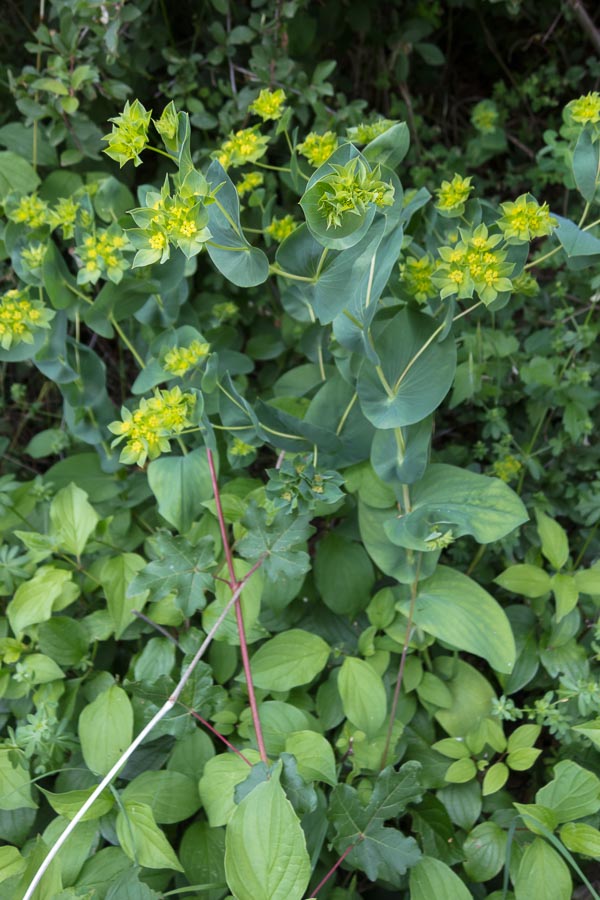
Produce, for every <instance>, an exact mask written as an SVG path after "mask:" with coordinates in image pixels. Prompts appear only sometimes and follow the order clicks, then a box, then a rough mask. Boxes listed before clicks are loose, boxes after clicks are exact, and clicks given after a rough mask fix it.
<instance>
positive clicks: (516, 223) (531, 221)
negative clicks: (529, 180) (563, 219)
mask: <svg viewBox="0 0 600 900" xmlns="http://www.w3.org/2000/svg"><path fill="white" fill-rule="evenodd" d="M500 209H501V210H502V216H501V217H500V218H499V219H498V222H497V223H496V224H497V225H498V228H499V229H500V230H501V231H502V234H503V235H504V239H505V240H506V241H507V243H509V244H518V243H525V242H527V241H531V240H533V239H534V238H537V237H546V236H547V235H549V234H552V232H553V230H554V229H555V228H556V226H557V225H558V221H557V220H556V219H555V218H554V217H553V216H551V215H550V209H549V207H548V204H547V203H544V204H543V205H542V206H540V205H539V203H538V202H537V200H534V199H533V198H531V199H529V195H528V194H522V195H521V196H520V197H517V199H516V200H515V201H514V202H512V201H509V202H507V203H501V204H500Z"/></svg>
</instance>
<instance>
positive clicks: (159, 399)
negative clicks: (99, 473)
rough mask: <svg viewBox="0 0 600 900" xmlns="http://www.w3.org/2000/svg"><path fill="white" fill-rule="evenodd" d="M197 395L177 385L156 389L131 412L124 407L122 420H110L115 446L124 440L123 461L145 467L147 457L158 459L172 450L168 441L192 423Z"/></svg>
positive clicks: (110, 429) (121, 457)
mask: <svg viewBox="0 0 600 900" xmlns="http://www.w3.org/2000/svg"><path fill="white" fill-rule="evenodd" d="M195 403H196V395H195V394H192V393H182V391H181V390H180V388H178V387H175V388H173V389H172V390H170V391H165V390H163V391H158V390H157V391H155V393H154V396H153V397H151V398H150V399H149V400H146V399H142V400H141V401H140V405H139V407H138V408H137V409H136V410H135V411H134V412H133V413H131V412H130V411H129V410H128V409H127V408H126V407H123V409H122V410H121V416H122V421H119V422H111V424H110V425H109V426H108V429H109V431H111V432H112V433H113V434H115V435H117V437H116V438H115V440H114V441H113V442H112V446H113V447H114V446H116V445H117V444H119V443H120V442H121V441H122V440H123V439H125V447H124V449H123V450H122V452H121V456H120V462H123V463H137V465H138V466H143V465H144V464H145V462H146V460H147V459H156V458H157V457H158V456H160V455H161V453H168V452H169V451H170V449H171V446H170V443H169V441H170V440H171V439H172V438H173V437H175V436H176V435H177V434H181V432H182V431H183V430H184V429H186V428H189V427H190V426H192V424H193V423H192V421H191V418H190V416H191V414H192V411H193V408H194V406H195Z"/></svg>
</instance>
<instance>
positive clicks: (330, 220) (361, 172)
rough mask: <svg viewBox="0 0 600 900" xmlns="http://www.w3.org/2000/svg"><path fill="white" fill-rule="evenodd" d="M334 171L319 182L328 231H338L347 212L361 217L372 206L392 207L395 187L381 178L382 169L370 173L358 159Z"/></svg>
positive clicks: (319, 206) (319, 202)
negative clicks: (330, 229) (332, 229)
mask: <svg viewBox="0 0 600 900" xmlns="http://www.w3.org/2000/svg"><path fill="white" fill-rule="evenodd" d="M332 169H333V172H332V174H331V175H327V177H326V178H324V179H323V181H320V182H319V187H320V189H321V196H320V198H319V200H318V203H317V205H318V208H319V210H320V212H322V213H323V215H324V216H326V218H327V228H332V227H333V228H339V227H340V226H341V224H342V216H344V215H345V214H346V213H350V214H352V215H362V214H363V213H364V212H365V210H366V209H367V207H368V206H369V204H371V203H373V204H375V206H378V207H383V206H391V205H392V203H393V202H394V187H393V185H392V184H391V182H390V183H389V184H388V183H386V182H385V181H381V180H380V178H379V167H377V168H376V169H373V170H372V171H369V170H368V169H367V167H366V166H365V164H364V163H363V162H362V160H360V159H359V158H358V157H355V158H354V159H352V160H350V162H348V163H346V165H345V166H332Z"/></svg>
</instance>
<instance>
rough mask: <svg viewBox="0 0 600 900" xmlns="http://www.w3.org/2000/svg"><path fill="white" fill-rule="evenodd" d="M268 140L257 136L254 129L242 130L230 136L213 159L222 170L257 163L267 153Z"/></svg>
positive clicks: (260, 135)
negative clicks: (216, 160)
mask: <svg viewBox="0 0 600 900" xmlns="http://www.w3.org/2000/svg"><path fill="white" fill-rule="evenodd" d="M268 143H269V138H268V137H265V136H264V135H262V134H259V133H258V131H257V129H256V127H255V128H243V129H242V130H241V131H236V132H235V134H230V135H229V137H228V138H227V140H226V141H224V143H223V144H222V145H221V149H220V150H218V151H217V152H216V154H214V155H215V158H216V159H218V160H219V162H220V163H221V165H222V166H223V167H224V168H227V166H230V165H231V166H243V165H245V163H250V162H257V160H259V159H260V158H261V156H264V155H265V153H266V152H267V144H268Z"/></svg>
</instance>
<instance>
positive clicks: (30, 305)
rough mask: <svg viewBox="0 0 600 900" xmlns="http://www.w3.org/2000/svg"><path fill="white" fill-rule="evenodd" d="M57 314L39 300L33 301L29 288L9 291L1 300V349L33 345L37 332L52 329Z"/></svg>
mask: <svg viewBox="0 0 600 900" xmlns="http://www.w3.org/2000/svg"><path fill="white" fill-rule="evenodd" d="M55 315H56V313H55V312H54V310H53V309H48V307H47V306H44V304H43V303H41V302H40V301H39V300H31V299H30V297H29V288H25V289H23V290H17V289H13V290H11V291H7V292H6V293H5V294H3V295H2V297H1V298H0V347H2V349H3V350H10V348H11V347H13V346H14V345H15V344H33V341H34V337H35V334H36V332H38V331H40V330H41V329H45V328H50V322H51V321H52V319H53V318H54V316H55Z"/></svg>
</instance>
